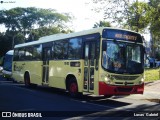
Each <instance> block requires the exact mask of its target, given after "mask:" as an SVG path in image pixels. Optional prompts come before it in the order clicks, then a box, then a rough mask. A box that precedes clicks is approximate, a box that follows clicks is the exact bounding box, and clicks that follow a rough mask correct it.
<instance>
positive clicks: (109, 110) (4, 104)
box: [0, 77, 160, 119]
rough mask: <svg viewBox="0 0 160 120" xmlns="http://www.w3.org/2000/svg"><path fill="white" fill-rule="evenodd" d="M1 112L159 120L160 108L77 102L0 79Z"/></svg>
mask: <svg viewBox="0 0 160 120" xmlns="http://www.w3.org/2000/svg"><path fill="white" fill-rule="evenodd" d="M0 111H1V112H4V111H5V112H6V111H7V112H16V113H25V112H39V113H42V116H43V117H44V116H45V117H55V118H57V119H60V118H63V119H84V118H87V119H89V118H92V119H93V118H94V119H99V118H101V119H102V118H105V119H106V117H107V118H108V119H110V118H111V117H115V119H117V117H131V118H134V116H135V115H136V113H139V112H142V111H147V112H152V111H153V112H156V113H158V114H159V115H158V116H157V117H153V118H154V119H155V118H156V119H159V118H158V117H159V116H160V105H159V104H156V103H151V102H147V103H145V102H144V101H135V100H132V99H125V98H123V97H122V98H121V97H119V98H116V97H115V98H111V99H107V98H104V97H93V96H92V97H91V96H83V97H81V98H77V99H75V98H71V97H70V96H69V95H68V93H67V92H65V91H62V90H59V89H54V88H45V87H40V86H38V87H36V88H26V87H25V86H24V84H18V83H13V82H12V81H8V80H6V79H4V78H2V77H0ZM136 111H137V112H136ZM158 111H159V112H158ZM138 115H139V114H138ZM136 118H139V117H136ZM149 118H150V119H151V118H152V117H149ZM112 119H113V118H112ZM141 119H142V118H141Z"/></svg>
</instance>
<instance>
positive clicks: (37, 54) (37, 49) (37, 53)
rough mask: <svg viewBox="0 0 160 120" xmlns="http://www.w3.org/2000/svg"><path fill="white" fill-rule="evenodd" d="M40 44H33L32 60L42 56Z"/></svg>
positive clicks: (39, 58)
mask: <svg viewBox="0 0 160 120" xmlns="http://www.w3.org/2000/svg"><path fill="white" fill-rule="evenodd" d="M41 53H42V46H41V45H35V46H34V47H33V60H41V58H42V54H41Z"/></svg>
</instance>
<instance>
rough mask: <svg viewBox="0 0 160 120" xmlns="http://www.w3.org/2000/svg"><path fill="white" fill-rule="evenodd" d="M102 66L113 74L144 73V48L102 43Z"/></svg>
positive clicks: (116, 42)
mask: <svg viewBox="0 0 160 120" xmlns="http://www.w3.org/2000/svg"><path fill="white" fill-rule="evenodd" d="M102 44H103V45H102V46H103V49H102V66H103V68H104V69H105V70H107V71H109V72H113V73H120V74H122V73H128V74H140V73H143V55H142V53H143V52H142V51H143V46H142V45H140V44H135V43H127V42H120V41H115V40H108V41H107V40H105V41H103V43H102Z"/></svg>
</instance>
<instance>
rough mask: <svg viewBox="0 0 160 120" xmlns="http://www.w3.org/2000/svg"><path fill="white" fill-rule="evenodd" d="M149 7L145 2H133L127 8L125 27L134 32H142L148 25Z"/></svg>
mask: <svg viewBox="0 0 160 120" xmlns="http://www.w3.org/2000/svg"><path fill="white" fill-rule="evenodd" d="M150 15H151V12H150V7H149V5H148V4H147V3H145V2H135V3H133V4H132V5H131V6H130V7H129V11H128V19H127V21H126V24H125V25H126V26H129V27H130V29H131V30H134V31H136V32H142V31H143V30H144V28H146V27H147V26H148V25H149V23H150Z"/></svg>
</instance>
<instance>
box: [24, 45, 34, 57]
mask: <svg viewBox="0 0 160 120" xmlns="http://www.w3.org/2000/svg"><path fill="white" fill-rule="evenodd" d="M32 52H33V47H27V48H26V52H25V60H32Z"/></svg>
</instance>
